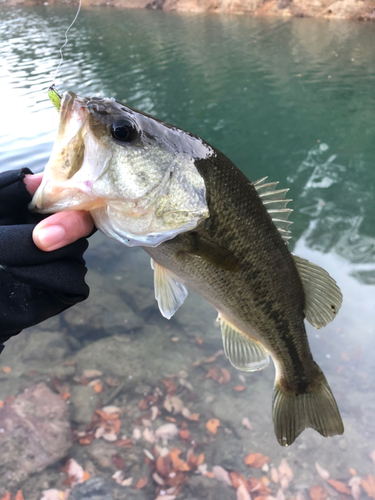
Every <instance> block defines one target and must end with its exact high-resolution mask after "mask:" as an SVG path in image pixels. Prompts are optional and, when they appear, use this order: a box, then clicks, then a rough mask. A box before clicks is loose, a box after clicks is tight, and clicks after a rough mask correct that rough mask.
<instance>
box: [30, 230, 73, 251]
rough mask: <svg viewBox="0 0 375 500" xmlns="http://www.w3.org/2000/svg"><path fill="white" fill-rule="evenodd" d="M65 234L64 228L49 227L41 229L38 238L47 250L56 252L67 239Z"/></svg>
mask: <svg viewBox="0 0 375 500" xmlns="http://www.w3.org/2000/svg"><path fill="white" fill-rule="evenodd" d="M65 234H66V233H65V229H64V228H63V227H62V226H48V227H46V228H43V229H40V230H39V231H38V233H37V235H36V236H37V238H38V240H39V243H40V244H41V245H42V246H43V247H44V248H45V249H46V250H54V249H55V247H58V245H59V243H61V242H62V240H63V239H64V238H65Z"/></svg>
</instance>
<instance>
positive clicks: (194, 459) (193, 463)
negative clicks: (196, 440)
mask: <svg viewBox="0 0 375 500" xmlns="http://www.w3.org/2000/svg"><path fill="white" fill-rule="evenodd" d="M190 451H191V453H190ZM187 461H188V464H189V467H190V470H195V469H197V468H198V467H199V466H200V465H202V464H203V462H204V453H201V454H200V455H194V453H193V451H192V450H189V452H188V459H187Z"/></svg>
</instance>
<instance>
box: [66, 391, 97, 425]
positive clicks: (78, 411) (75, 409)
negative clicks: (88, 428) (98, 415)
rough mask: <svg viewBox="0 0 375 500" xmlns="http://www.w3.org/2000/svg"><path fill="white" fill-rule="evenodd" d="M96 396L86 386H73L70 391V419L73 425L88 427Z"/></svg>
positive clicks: (94, 407)
mask: <svg viewBox="0 0 375 500" xmlns="http://www.w3.org/2000/svg"><path fill="white" fill-rule="evenodd" d="M98 400H99V397H98V394H96V392H95V391H94V388H93V387H90V386H88V385H75V386H73V387H72V388H71V391H70V411H71V418H72V420H73V422H74V423H75V424H84V425H88V424H89V423H90V422H91V420H92V417H93V416H94V411H95V410H96V408H97V404H98Z"/></svg>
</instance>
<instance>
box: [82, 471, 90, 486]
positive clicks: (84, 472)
mask: <svg viewBox="0 0 375 500" xmlns="http://www.w3.org/2000/svg"><path fill="white" fill-rule="evenodd" d="M90 477H91V474H90V473H89V472H87V471H86V470H84V471H83V475H82V482H83V483H84V482H85V481H88V480H89V479H90Z"/></svg>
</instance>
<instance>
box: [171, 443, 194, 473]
mask: <svg viewBox="0 0 375 500" xmlns="http://www.w3.org/2000/svg"><path fill="white" fill-rule="evenodd" d="M180 454H181V450H180V449H179V448H173V449H172V450H171V451H170V452H169V456H170V457H171V460H172V463H173V466H174V468H175V470H177V471H180V472H184V471H185V472H186V471H189V470H190V467H189V465H188V464H187V463H186V462H184V461H183V460H181V458H179V457H180Z"/></svg>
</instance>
